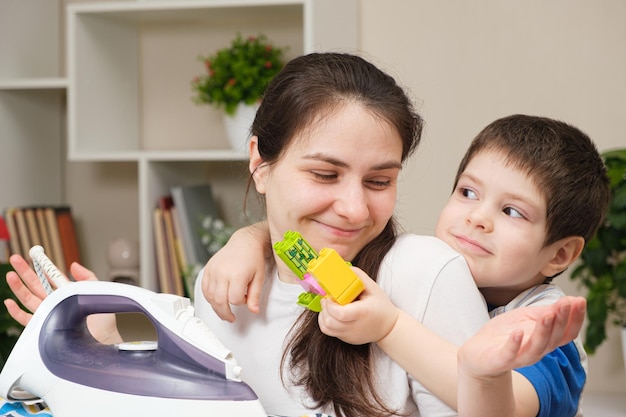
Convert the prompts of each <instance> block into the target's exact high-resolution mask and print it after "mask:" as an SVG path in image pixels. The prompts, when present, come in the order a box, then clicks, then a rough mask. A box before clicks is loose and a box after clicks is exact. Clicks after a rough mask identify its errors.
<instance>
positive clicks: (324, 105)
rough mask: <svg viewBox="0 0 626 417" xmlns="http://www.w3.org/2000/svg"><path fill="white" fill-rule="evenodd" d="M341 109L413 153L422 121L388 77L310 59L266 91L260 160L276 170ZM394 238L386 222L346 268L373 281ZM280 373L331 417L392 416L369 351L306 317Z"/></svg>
mask: <svg viewBox="0 0 626 417" xmlns="http://www.w3.org/2000/svg"><path fill="white" fill-rule="evenodd" d="M348 103H358V104H360V105H361V106H363V107H364V108H365V109H367V110H369V111H370V112H372V114H374V115H375V116H376V117H378V118H380V120H382V121H384V122H386V123H388V124H389V125H391V126H392V127H393V128H395V130H396V131H397V132H398V134H399V136H400V138H401V139H402V161H405V160H406V158H407V157H408V156H409V155H411V154H412V153H413V151H414V150H415V149H416V148H417V146H418V144H419V141H420V138H421V133H422V125H423V121H422V118H421V117H420V116H419V115H418V114H417V113H416V112H415V110H414V108H413V105H412V103H411V101H410V99H409V98H408V97H407V95H406V94H405V92H404V90H403V89H402V88H401V87H400V86H398V84H397V83H396V81H395V80H394V79H393V78H392V77H391V76H389V75H387V74H385V73H384V72H383V71H381V70H380V69H378V68H377V67H376V66H374V65H373V64H371V63H369V62H368V61H366V60H364V59H363V58H360V57H358V56H355V55H350V54H342V53H312V54H308V55H304V56H300V57H298V58H295V59H293V60H292V61H290V62H288V63H287V65H285V67H284V68H283V70H282V71H281V72H280V73H279V74H278V75H277V76H276V77H275V78H274V79H273V80H272V82H271V83H270V85H269V86H268V88H267V90H266V91H265V94H264V96H263V100H262V102H261V106H260V107H259V110H258V112H257V114H256V117H255V119H254V122H253V124H252V128H251V131H252V135H254V136H257V137H258V150H259V154H260V156H261V158H262V159H263V161H264V162H265V163H267V164H273V163H275V162H276V161H278V160H279V158H280V157H281V156H282V154H283V151H284V150H286V149H287V147H288V146H289V145H290V143H291V141H292V140H293V139H294V137H295V136H296V135H297V134H298V133H301V132H303V131H304V130H305V129H307V128H308V127H310V126H311V125H312V124H313V123H314V122H315V121H316V120H318V119H319V118H320V117H326V116H328V115H330V114H332V112H333V111H334V110H336V109H337V108H340V107H341V106H343V105H345V104H348ZM396 233H397V232H396V227H395V220H394V218H393V217H392V218H391V219H390V220H389V222H388V223H387V225H386V226H385V228H384V230H383V231H382V233H381V234H380V235H379V236H378V237H376V238H375V239H374V240H372V241H371V242H369V243H368V244H367V245H366V246H365V247H364V248H363V249H362V250H361V251H360V252H359V253H358V254H357V256H356V257H355V258H354V259H353V260H352V263H353V264H354V265H356V266H358V267H359V268H361V269H363V270H364V271H365V272H366V273H367V274H368V275H369V276H371V277H372V278H374V279H376V276H377V274H378V268H379V266H380V264H381V262H382V260H383V258H384V256H385V254H386V253H387V252H388V251H389V249H390V248H391V246H392V245H393V244H394V242H395V238H396ZM284 369H289V370H290V371H289V374H290V375H289V381H290V382H291V383H293V384H295V385H300V386H302V387H304V388H305V389H306V391H307V392H308V393H309V395H310V397H311V398H312V400H313V404H309V405H310V406H312V407H315V408H319V407H326V406H332V407H333V409H334V411H335V414H336V415H337V416H338V417H339V416H346V417H356V416H368V417H371V416H389V415H393V414H394V412H395V410H391V409H389V407H387V406H386V405H385V403H384V401H383V398H381V396H380V395H379V394H378V392H377V384H376V380H375V374H374V369H373V368H372V354H371V346H370V345H369V344H366V345H360V346H354V345H350V344H347V343H344V342H342V341H341V340H339V339H337V338H334V337H329V336H326V335H324V334H323V333H322V332H321V331H320V329H319V325H318V322H317V313H314V312H312V311H309V310H305V311H304V312H303V313H302V314H301V315H300V317H299V318H298V320H297V321H296V323H295V324H294V326H293V327H292V329H291V331H290V333H289V338H288V341H287V343H286V347H285V351H284V353H283V358H282V363H281V370H284ZM281 375H282V377H283V381H285V375H284V374H283V373H282V372H281Z"/></svg>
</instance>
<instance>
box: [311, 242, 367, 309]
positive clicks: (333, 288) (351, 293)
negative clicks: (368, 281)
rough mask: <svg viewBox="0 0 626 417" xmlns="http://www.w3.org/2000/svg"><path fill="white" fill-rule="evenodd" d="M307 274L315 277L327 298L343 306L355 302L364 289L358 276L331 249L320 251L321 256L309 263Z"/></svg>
mask: <svg viewBox="0 0 626 417" xmlns="http://www.w3.org/2000/svg"><path fill="white" fill-rule="evenodd" d="M307 272H309V273H310V274H312V275H313V277H314V278H315V280H316V281H317V282H318V283H319V284H320V286H321V287H322V288H323V289H324V291H326V295H327V296H329V297H330V298H331V299H333V300H334V301H336V302H337V303H339V304H342V305H344V304H348V303H351V302H352V301H354V299H355V298H356V297H358V295H359V294H360V293H361V291H363V289H364V286H363V282H362V281H361V280H360V279H359V277H358V276H357V274H356V273H355V272H354V271H353V270H352V269H350V267H349V266H348V264H346V261H344V260H343V258H342V257H341V256H340V255H339V254H338V253H337V251H336V250H334V249H331V248H323V249H322V250H320V253H319V256H318V257H317V258H315V259H312V260H310V261H309V265H308V270H307Z"/></svg>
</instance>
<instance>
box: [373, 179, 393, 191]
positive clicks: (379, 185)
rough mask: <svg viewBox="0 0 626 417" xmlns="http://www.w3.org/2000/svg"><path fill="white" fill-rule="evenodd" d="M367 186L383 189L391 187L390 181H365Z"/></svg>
mask: <svg viewBox="0 0 626 417" xmlns="http://www.w3.org/2000/svg"><path fill="white" fill-rule="evenodd" d="M367 184H368V185H369V186H370V187H371V188H375V189H383V188H388V187H389V186H390V185H391V181H390V180H370V181H367Z"/></svg>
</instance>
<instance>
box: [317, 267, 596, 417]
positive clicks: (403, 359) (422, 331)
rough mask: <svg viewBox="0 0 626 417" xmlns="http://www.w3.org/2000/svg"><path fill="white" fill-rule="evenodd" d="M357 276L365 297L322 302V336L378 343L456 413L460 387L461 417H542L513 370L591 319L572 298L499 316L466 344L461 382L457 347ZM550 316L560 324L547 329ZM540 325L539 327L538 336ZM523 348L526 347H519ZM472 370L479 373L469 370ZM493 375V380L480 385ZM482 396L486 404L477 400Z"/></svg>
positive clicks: (523, 380) (552, 322)
mask: <svg viewBox="0 0 626 417" xmlns="http://www.w3.org/2000/svg"><path fill="white" fill-rule="evenodd" d="M354 269H355V271H356V272H357V274H359V277H360V278H361V280H362V281H363V283H364V285H365V290H364V291H363V293H362V294H361V296H360V297H359V298H358V299H357V300H356V301H355V302H353V303H351V304H347V305H344V306H341V305H339V304H337V303H334V302H332V301H331V300H328V299H324V300H322V307H323V308H322V312H321V313H320V315H319V318H318V321H319V324H320V329H321V330H322V332H324V333H325V334H327V335H329V336H333V337H338V338H339V339H341V340H343V341H345V342H347V343H351V344H363V343H368V342H376V343H377V344H378V346H379V347H380V348H381V349H382V350H383V351H384V352H385V353H386V354H387V355H389V356H390V357H391V358H392V359H393V360H394V361H395V362H397V363H398V364H399V365H400V366H401V367H402V368H404V369H405V370H406V371H407V372H408V373H409V374H410V375H412V376H413V377H414V378H416V379H417V380H418V381H420V382H421V383H422V384H423V385H424V386H425V387H426V388H427V389H428V390H429V391H430V392H432V393H433V394H434V395H436V396H437V397H439V398H440V399H441V400H442V401H444V402H446V403H447V404H448V405H449V406H451V407H453V408H457V387H459V388H458V393H459V396H458V400H459V404H458V405H459V407H458V409H459V415H465V416H471V415H481V416H488V415H490V414H489V413H492V414H493V415H497V416H499V417H502V416H507V415H509V416H529V417H530V416H533V417H534V416H536V415H537V411H538V408H539V404H538V399H537V395H536V393H535V391H534V388H533V387H532V385H531V384H530V383H529V382H528V380H527V379H526V378H524V377H523V376H521V375H519V374H518V373H517V372H512V371H511V370H512V369H513V368H515V367H519V366H524V365H528V364H531V363H533V362H535V361H536V360H539V359H540V358H541V357H542V356H543V355H544V354H546V353H547V352H550V351H551V350H553V349H555V348H556V347H558V346H560V345H562V344H564V343H566V342H568V341H569V340H572V339H573V338H574V337H576V335H577V334H578V331H579V330H580V327H581V326H582V319H583V318H584V311H585V310H584V299H582V305H581V299H580V298H578V299H576V300H573V298H572V297H568V299H566V300H564V301H561V302H560V304H558V305H552V306H542V307H528V308H526V309H528V311H524V309H521V308H520V309H515V310H511V311H510V312H507V313H504V314H502V315H500V316H497V317H496V319H492V320H490V321H489V322H488V323H487V324H485V326H484V327H483V328H482V329H481V330H480V331H479V332H478V333H477V334H476V335H475V336H474V337H472V338H471V339H469V340H468V341H467V342H466V344H465V345H463V348H464V349H465V350H464V351H463V355H464V356H463V360H460V359H459V365H458V366H459V375H458V377H457V353H458V351H459V350H458V348H457V346H455V345H454V344H452V343H450V342H448V341H446V340H444V339H443V338H441V337H439V336H438V335H436V334H435V333H434V332H432V331H430V330H429V329H427V328H426V327H425V326H424V325H423V324H422V323H420V322H419V321H417V320H415V319H414V318H413V317H411V316H410V315H408V314H406V313H405V312H403V311H401V310H399V309H397V308H396V307H395V306H393V304H392V303H391V301H390V300H389V298H388V297H387V295H386V294H385V293H384V292H383V290H382V289H381V288H380V287H378V285H376V283H374V282H373V281H372V280H371V279H369V278H368V277H367V276H366V275H365V274H364V273H363V272H362V271H360V270H358V269H357V268H354ZM570 305H576V307H575V308H570ZM561 307H564V310H562V311H560V312H559V313H558V314H555V313H554V311H555V309H556V311H559V308H561ZM546 316H547V317H548V318H550V317H552V318H553V319H552V320H548V322H547V323H546V322H543V321H542V320H543V319H544V318H545V317H546ZM555 317H556V319H554V318H555ZM537 323H539V324H540V325H539V326H537V329H535V324H537ZM516 329H517V331H518V332H521V334H522V335H524V336H525V337H524V338H523V339H522V341H518V340H517V339H515V338H513V339H512V340H510V338H511V334H512V333H513V332H514V330H516ZM515 334H518V333H515ZM510 343H513V346H512V347H511V345H510ZM517 343H521V344H520V345H519V346H517V345H516V344H517ZM515 349H517V350H515ZM511 351H513V352H517V353H511ZM494 352H495V353H497V354H498V355H505V360H500V362H498V365H497V366H496V365H494V362H493V361H492V360H493V359H494V356H493V355H494V354H495V353H494ZM506 355H509V356H506ZM476 361H480V362H476ZM471 365H474V366H477V367H478V369H472V368H471V367H470V368H469V369H468V368H465V366H471ZM461 367H463V369H461ZM494 368H495V369H497V371H498V372H494ZM463 372H466V373H463ZM490 372H493V377H491V376H490V377H487V378H486V379H482V378H481V377H482V376H483V375H484V374H488V373H490ZM478 395H480V400H481V401H477V400H476V398H477V396H478ZM468 403H469V404H468ZM470 406H471V408H470Z"/></svg>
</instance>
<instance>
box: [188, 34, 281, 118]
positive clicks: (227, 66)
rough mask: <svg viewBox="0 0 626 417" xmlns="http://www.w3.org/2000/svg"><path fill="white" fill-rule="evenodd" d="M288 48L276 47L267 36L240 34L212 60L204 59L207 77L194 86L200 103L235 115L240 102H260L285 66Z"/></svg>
mask: <svg viewBox="0 0 626 417" xmlns="http://www.w3.org/2000/svg"><path fill="white" fill-rule="evenodd" d="M285 50H286V48H276V47H274V46H273V45H272V44H270V43H269V42H268V40H267V37H266V36H265V35H259V36H256V37H254V36H250V37H248V38H247V39H243V38H242V37H241V34H237V36H236V37H235V39H234V40H233V41H232V43H231V45H230V46H229V47H227V48H223V49H220V50H218V51H217V52H216V53H215V54H213V55H210V56H208V57H205V56H200V57H198V59H199V60H200V61H202V62H204V64H205V67H206V74H203V75H200V76H198V77H196V78H194V79H193V81H192V83H191V85H192V89H193V90H194V91H195V93H196V95H195V97H194V98H193V100H194V102H195V103H197V104H211V105H214V106H216V107H217V108H223V109H224V110H225V111H226V113H227V114H229V115H234V114H235V111H236V109H237V106H238V105H239V103H241V102H243V103H246V104H250V105H252V104H255V103H257V102H258V101H259V100H260V99H261V97H262V95H263V92H265V89H266V88H267V85H268V84H269V82H270V81H271V80H272V78H274V76H275V75H276V74H278V72H279V71H280V70H281V69H282V68H283V66H284V65H285V62H284V58H283V54H284V51H285Z"/></svg>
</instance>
